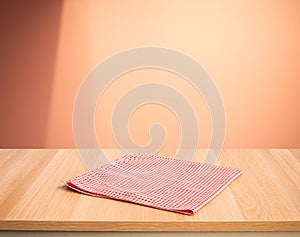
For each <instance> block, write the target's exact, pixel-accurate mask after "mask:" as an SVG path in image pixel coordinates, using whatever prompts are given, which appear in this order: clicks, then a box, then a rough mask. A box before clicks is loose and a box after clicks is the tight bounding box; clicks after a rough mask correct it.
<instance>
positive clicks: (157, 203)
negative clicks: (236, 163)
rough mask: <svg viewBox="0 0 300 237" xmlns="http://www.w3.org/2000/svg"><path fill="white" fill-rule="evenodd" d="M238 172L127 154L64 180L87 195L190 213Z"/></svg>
mask: <svg viewBox="0 0 300 237" xmlns="http://www.w3.org/2000/svg"><path fill="white" fill-rule="evenodd" d="M241 174H242V171H241V170H239V169H236V168H228V167H221V166H217V165H210V164H200V163H195V162H190V161H185V160H178V159H171V158H165V157H159V156H154V155H142V154H135V155H129V154H128V155H125V156H124V157H122V158H121V159H118V160H117V161H115V162H113V163H111V164H108V165H105V166H102V167H100V168H96V169H94V170H91V171H89V172H87V173H85V174H83V175H80V176H78V177H75V178H73V179H71V180H69V181H64V183H65V184H66V185H67V186H68V187H69V188H71V189H74V190H76V191H79V192H81V193H85V194H88V195H92V196H97V197H105V198H112V199H117V200H123V201H128V202H133V203H138V204H142V205H146V206H151V207H155V208H159V209H164V210H169V211H174V212H179V213H183V214H188V215H192V214H194V213H195V212H197V211H198V210H199V209H200V208H202V207H203V206H204V205H205V204H207V203H208V202H209V201H210V200H212V199H213V198H214V197H215V196H216V195H217V194H218V193H220V192H221V191H222V190H223V189H224V188H225V187H227V186H228V185H229V184H230V183H231V182H232V181H233V180H234V179H235V178H237V177H238V176H239V175H241Z"/></svg>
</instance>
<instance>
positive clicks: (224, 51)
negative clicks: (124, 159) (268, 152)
mask: <svg viewBox="0 0 300 237" xmlns="http://www.w3.org/2000/svg"><path fill="white" fill-rule="evenodd" d="M299 12H300V1H297V0H281V1H279V0H269V1H268V0H264V1H259V0H253V1H250V0H249V1H238V0H229V1H228V0H227V1H225V0H220V1H217V0H194V1H192V0H185V1H171V0H164V1H158V0H154V1H138V0H129V1H121V0H119V1H117V0H113V1H92V0H91V1H80V0H65V1H32V0H30V1H2V2H1V7H0V30H1V37H0V52H1V53H0V108H1V112H0V147H1V148H4V147H49V148H54V147H74V142H73V136H72V109H73V101H74V98H75V96H76V93H77V90H78V88H79V86H80V84H81V82H82V80H83V79H84V78H85V76H86V75H87V73H88V72H89V71H90V70H91V69H92V68H93V67H94V66H95V65H96V64H98V63H99V62H101V61H102V60H104V59H106V58H107V57H109V56H111V55H112V54H115V53H117V52H119V51H122V50H125V49H128V48H134V47H139V46H144V45H154V46H162V47H168V48H173V49H176V50H179V51H181V52H183V53H185V54H187V55H189V56H191V57H193V58H194V59H196V60H197V61H198V62H199V63H200V64H201V65H202V66H203V67H205V68H206V69H207V71H208V72H209V73H210V75H211V76H212V78H213V79H214V81H215V83H216V85H217V87H218V88H219V91H220V94H221V96H222V98H223V101H224V105H225V109H226V118H227V134H226V141H225V147H228V148H251V147H260V148H264V147H265V148H267V147H274V148H275V147H276V148H282V147H287V148H296V147H298V148H299V147H300V123H299V121H300V107H299V102H300V93H299V89H300V14H299ZM149 81H151V82H162V81H163V82H164V83H165V84H168V85H170V86H172V87H173V88H175V89H177V90H178V91H180V92H181V93H182V94H183V95H184V96H186V98H187V99H188V101H189V102H190V103H191V105H192V106H193V107H194V109H195V111H196V113H197V117H198V119H199V126H200V129H201V141H200V145H199V146H200V147H205V146H207V145H208V143H209V140H210V129H211V124H210V118H209V114H208V111H207V109H206V107H205V104H204V102H203V99H202V98H201V97H200V96H199V95H198V94H197V92H196V91H195V90H194V89H193V88H192V87H191V86H190V85H189V84H187V83H186V82H185V81H184V80H183V79H181V78H180V77H177V76H175V75H173V74H170V73H167V72H164V71H159V70H150V69H147V70H140V71H135V72H131V73H128V74H126V75H124V76H122V77H120V78H119V80H118V81H116V82H115V83H113V84H112V85H111V86H110V87H109V88H108V90H107V91H106V93H105V94H104V96H103V97H102V99H101V101H100V103H99V106H98V108H97V114H96V129H97V135H98V138H99V140H100V142H101V144H102V146H104V147H115V146H116V144H115V142H114V140H113V137H112V133H111V127H110V116H111V111H112V106H113V105H114V104H115V103H116V101H117V99H118V98H119V97H120V95H122V94H123V93H124V92H125V91H127V90H129V89H130V88H132V87H133V86H135V85H137V84H139V83H145V82H149ZM154 113H155V114H156V116H154V115H153V114H154ZM153 122H160V123H161V124H163V125H164V126H165V128H166V130H167V136H168V137H167V142H166V145H165V146H166V147H176V146H177V145H178V143H179V138H180V129H179V123H178V121H177V120H176V118H175V117H174V116H173V115H172V114H171V113H170V111H168V110H166V109H165V108H163V107H161V106H157V105H147V106H144V107H142V108H141V109H140V110H138V111H137V112H136V113H135V114H133V117H132V119H131V121H130V125H129V128H130V132H131V134H132V136H133V138H134V139H135V140H136V141H137V142H138V143H139V144H141V145H142V144H146V143H147V142H149V136H148V129H149V126H150V125H151V124H152V123H153Z"/></svg>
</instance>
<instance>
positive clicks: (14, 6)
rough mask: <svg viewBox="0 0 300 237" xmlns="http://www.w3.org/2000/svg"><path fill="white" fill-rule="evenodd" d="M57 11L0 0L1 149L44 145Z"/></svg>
mask: <svg viewBox="0 0 300 237" xmlns="http://www.w3.org/2000/svg"><path fill="white" fill-rule="evenodd" d="M61 8H62V1H38V0H35V1H33V0H30V1H27V0H22V1H9V0H7V1H1V8H0V29H1V38H0V52H1V57H0V80H1V81H0V83H1V86H0V108H1V113H0V133H1V135H0V148H4V147H44V146H45V142H46V141H45V139H46V132H47V131H46V129H47V119H48V113H49V103H50V95H51V88H52V83H53V76H54V66H55V56H56V49H57V42H58V33H59V24H60V16H61ZM33 128H35V129H33Z"/></svg>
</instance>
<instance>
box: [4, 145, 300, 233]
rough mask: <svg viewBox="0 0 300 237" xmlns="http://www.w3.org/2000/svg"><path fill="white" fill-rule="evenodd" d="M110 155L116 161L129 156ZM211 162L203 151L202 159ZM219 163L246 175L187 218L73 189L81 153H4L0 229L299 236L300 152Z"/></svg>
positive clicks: (228, 155) (234, 154)
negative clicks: (293, 233)
mask: <svg viewBox="0 0 300 237" xmlns="http://www.w3.org/2000/svg"><path fill="white" fill-rule="evenodd" d="M87 152H89V151H87ZM90 152H91V154H93V153H95V151H93V150H91V151H90ZM105 153H106V154H107V157H109V158H110V159H111V160H115V159H117V158H120V157H121V156H122V155H123V152H122V151H120V150H114V149H111V150H109V149H108V150H105ZM175 154H176V152H175V151H174V150H169V151H162V152H161V153H160V155H164V156H170V157H173V156H174V155H175ZM204 157H205V151H204V150H199V151H198V153H197V157H196V160H197V161H203V159H204ZM219 164H220V165H224V166H230V167H237V168H240V169H242V170H243V171H244V174H243V175H242V176H240V177H239V178H238V179H237V180H235V181H234V182H233V183H232V184H231V185H230V186H229V187H228V188H226V189H225V190H224V191H223V192H221V193H220V194H219V195H218V196H217V197H216V198H214V199H213V200H212V201H211V202H210V203H208V204H207V205H206V206H204V207H203V208H202V209H201V210H200V211H199V212H197V213H196V214H195V215H193V216H186V215H183V214H179V213H173V212H169V211H164V210H158V209H155V208H150V207H145V206H141V205H137V204H131V203H127V202H121V201H116V200H110V199H105V198H97V197H91V196H87V195H83V194H79V193H77V192H74V191H71V190H69V189H67V188H66V187H64V186H63V184H62V183H61V180H63V179H70V178H72V177H74V176H76V175H80V174H82V173H84V172H85V171H86V169H85V167H84V166H83V164H82V162H81V160H80V158H79V155H78V153H77V151H76V150H72V149H32V150H28V149H26V150H25V149H24V150H13V149H2V150H0V175H1V179H0V230H62V231H72V230H73V231H300V152H299V150H288V149H280V150H274V149H273V150H255V149H252V150H241V149H230V150H223V152H222V155H221V158H220V160H219Z"/></svg>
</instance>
